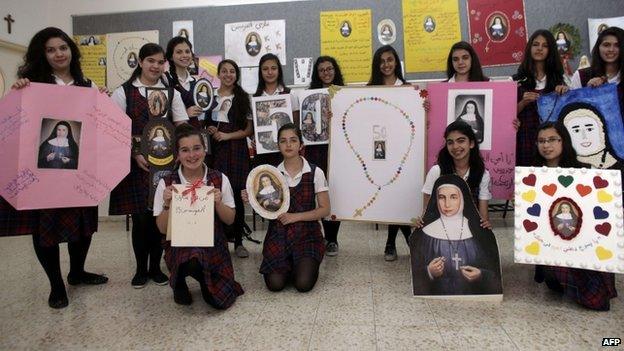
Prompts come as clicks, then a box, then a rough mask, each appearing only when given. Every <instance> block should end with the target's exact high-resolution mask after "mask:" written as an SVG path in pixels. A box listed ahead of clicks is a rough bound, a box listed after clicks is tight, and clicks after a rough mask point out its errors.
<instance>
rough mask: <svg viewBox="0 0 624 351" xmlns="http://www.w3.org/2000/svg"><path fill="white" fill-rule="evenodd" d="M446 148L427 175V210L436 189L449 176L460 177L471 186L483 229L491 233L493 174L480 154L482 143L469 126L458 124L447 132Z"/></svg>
mask: <svg viewBox="0 0 624 351" xmlns="http://www.w3.org/2000/svg"><path fill="white" fill-rule="evenodd" d="M444 140H445V142H446V145H445V146H444V147H443V148H442V149H441V150H440V152H439V153H438V164H436V165H434V166H433V167H431V169H430V170H429V172H427V177H426V178H425V184H424V185H423V189H422V192H423V194H424V195H423V202H424V206H423V209H424V208H427V204H428V203H429V199H430V198H431V192H432V190H433V185H434V183H435V181H436V179H438V177H440V175H445V174H456V175H458V176H460V177H462V178H464V180H466V182H467V183H468V187H469V188H470V192H471V194H472V197H473V200H474V202H475V203H476V204H477V206H478V209H479V215H480V216H481V226H482V227H484V228H489V229H491V228H492V226H491V225H490V221H489V218H490V217H489V213H488V201H489V200H490V199H491V198H492V194H491V193H490V172H488V170H487V169H485V164H484V162H483V158H482V157H481V154H480V153H479V143H478V142H477V138H476V136H475V133H474V131H473V129H472V127H470V126H469V125H468V124H467V123H465V122H462V121H455V122H453V123H451V124H449V125H448V126H447V127H446V130H445V131H444Z"/></svg>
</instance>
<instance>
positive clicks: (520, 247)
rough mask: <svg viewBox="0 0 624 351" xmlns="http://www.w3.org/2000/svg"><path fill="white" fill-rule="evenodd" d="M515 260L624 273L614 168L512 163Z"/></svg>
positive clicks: (617, 177)
mask: <svg viewBox="0 0 624 351" xmlns="http://www.w3.org/2000/svg"><path fill="white" fill-rule="evenodd" d="M515 185H516V192H515V221H514V222H515V230H514V234H515V240H514V261H515V262H517V263H526V264H543V265H547V266H559V267H574V268H582V269H590V270H595V271H603V272H612V273H624V229H623V228H622V227H623V221H622V180H621V175H620V171H619V170H599V169H584V168H583V169H575V168H547V167H542V168H534V167H516V177H515Z"/></svg>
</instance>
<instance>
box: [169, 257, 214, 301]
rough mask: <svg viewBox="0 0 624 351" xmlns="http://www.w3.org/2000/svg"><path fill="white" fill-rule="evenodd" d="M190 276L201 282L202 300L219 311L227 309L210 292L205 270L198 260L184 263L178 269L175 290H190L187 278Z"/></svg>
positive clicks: (193, 259) (194, 259)
mask: <svg viewBox="0 0 624 351" xmlns="http://www.w3.org/2000/svg"><path fill="white" fill-rule="evenodd" d="M188 276H190V277H192V278H193V279H195V280H197V281H198V282H199V287H200V289H201V293H202V298H203V299H204V301H206V303H207V304H209V305H210V306H212V307H214V308H216V309H219V310H222V309H225V307H224V306H222V305H220V304H219V303H217V302H216V301H215V299H214V298H213V297H212V295H211V294H210V292H209V291H208V287H207V286H206V281H205V280H204V270H203V268H202V266H201V264H199V262H198V261H197V259H196V258H192V259H191V260H190V261H188V262H184V263H182V264H181V265H180V266H179V267H178V276H177V278H176V283H175V287H174V289H186V290H188V286H187V285H186V277H188Z"/></svg>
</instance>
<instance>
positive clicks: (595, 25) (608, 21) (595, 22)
mask: <svg viewBox="0 0 624 351" xmlns="http://www.w3.org/2000/svg"><path fill="white" fill-rule="evenodd" d="M609 27H620V28H624V16H622V17H610V18H588V19H587V31H588V33H589V52H590V53H591V51H592V49H593V48H594V44H595V43H596V40H597V39H598V34H600V32H602V31H603V30H605V29H606V28H609ZM590 56H591V55H590Z"/></svg>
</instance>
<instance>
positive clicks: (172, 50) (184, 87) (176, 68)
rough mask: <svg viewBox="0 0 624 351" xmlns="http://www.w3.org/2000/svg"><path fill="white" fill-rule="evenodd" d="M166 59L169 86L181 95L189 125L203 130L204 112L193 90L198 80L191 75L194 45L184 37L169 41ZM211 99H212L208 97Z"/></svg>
mask: <svg viewBox="0 0 624 351" xmlns="http://www.w3.org/2000/svg"><path fill="white" fill-rule="evenodd" d="M165 57H166V58H167V61H168V62H169V71H168V72H166V73H165V74H166V76H167V81H168V82H169V86H172V87H174V88H175V90H177V91H178V92H179V93H180V96H181V97H182V101H184V106H185V107H186V113H187V115H188V117H189V123H190V124H191V125H193V126H194V127H196V128H201V126H202V122H201V121H200V120H199V118H200V117H202V114H203V111H202V109H201V107H199V106H196V105H195V101H194V99H193V90H194V89H195V84H196V83H197V80H196V79H195V78H194V77H193V76H191V74H190V73H189V67H190V66H191V65H192V64H193V57H194V54H193V45H192V44H191V42H190V41H189V40H188V39H187V38H186V37H183V36H179V37H175V38H173V39H171V40H169V43H168V44H167V52H166V53H165ZM208 98H210V97H208Z"/></svg>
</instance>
